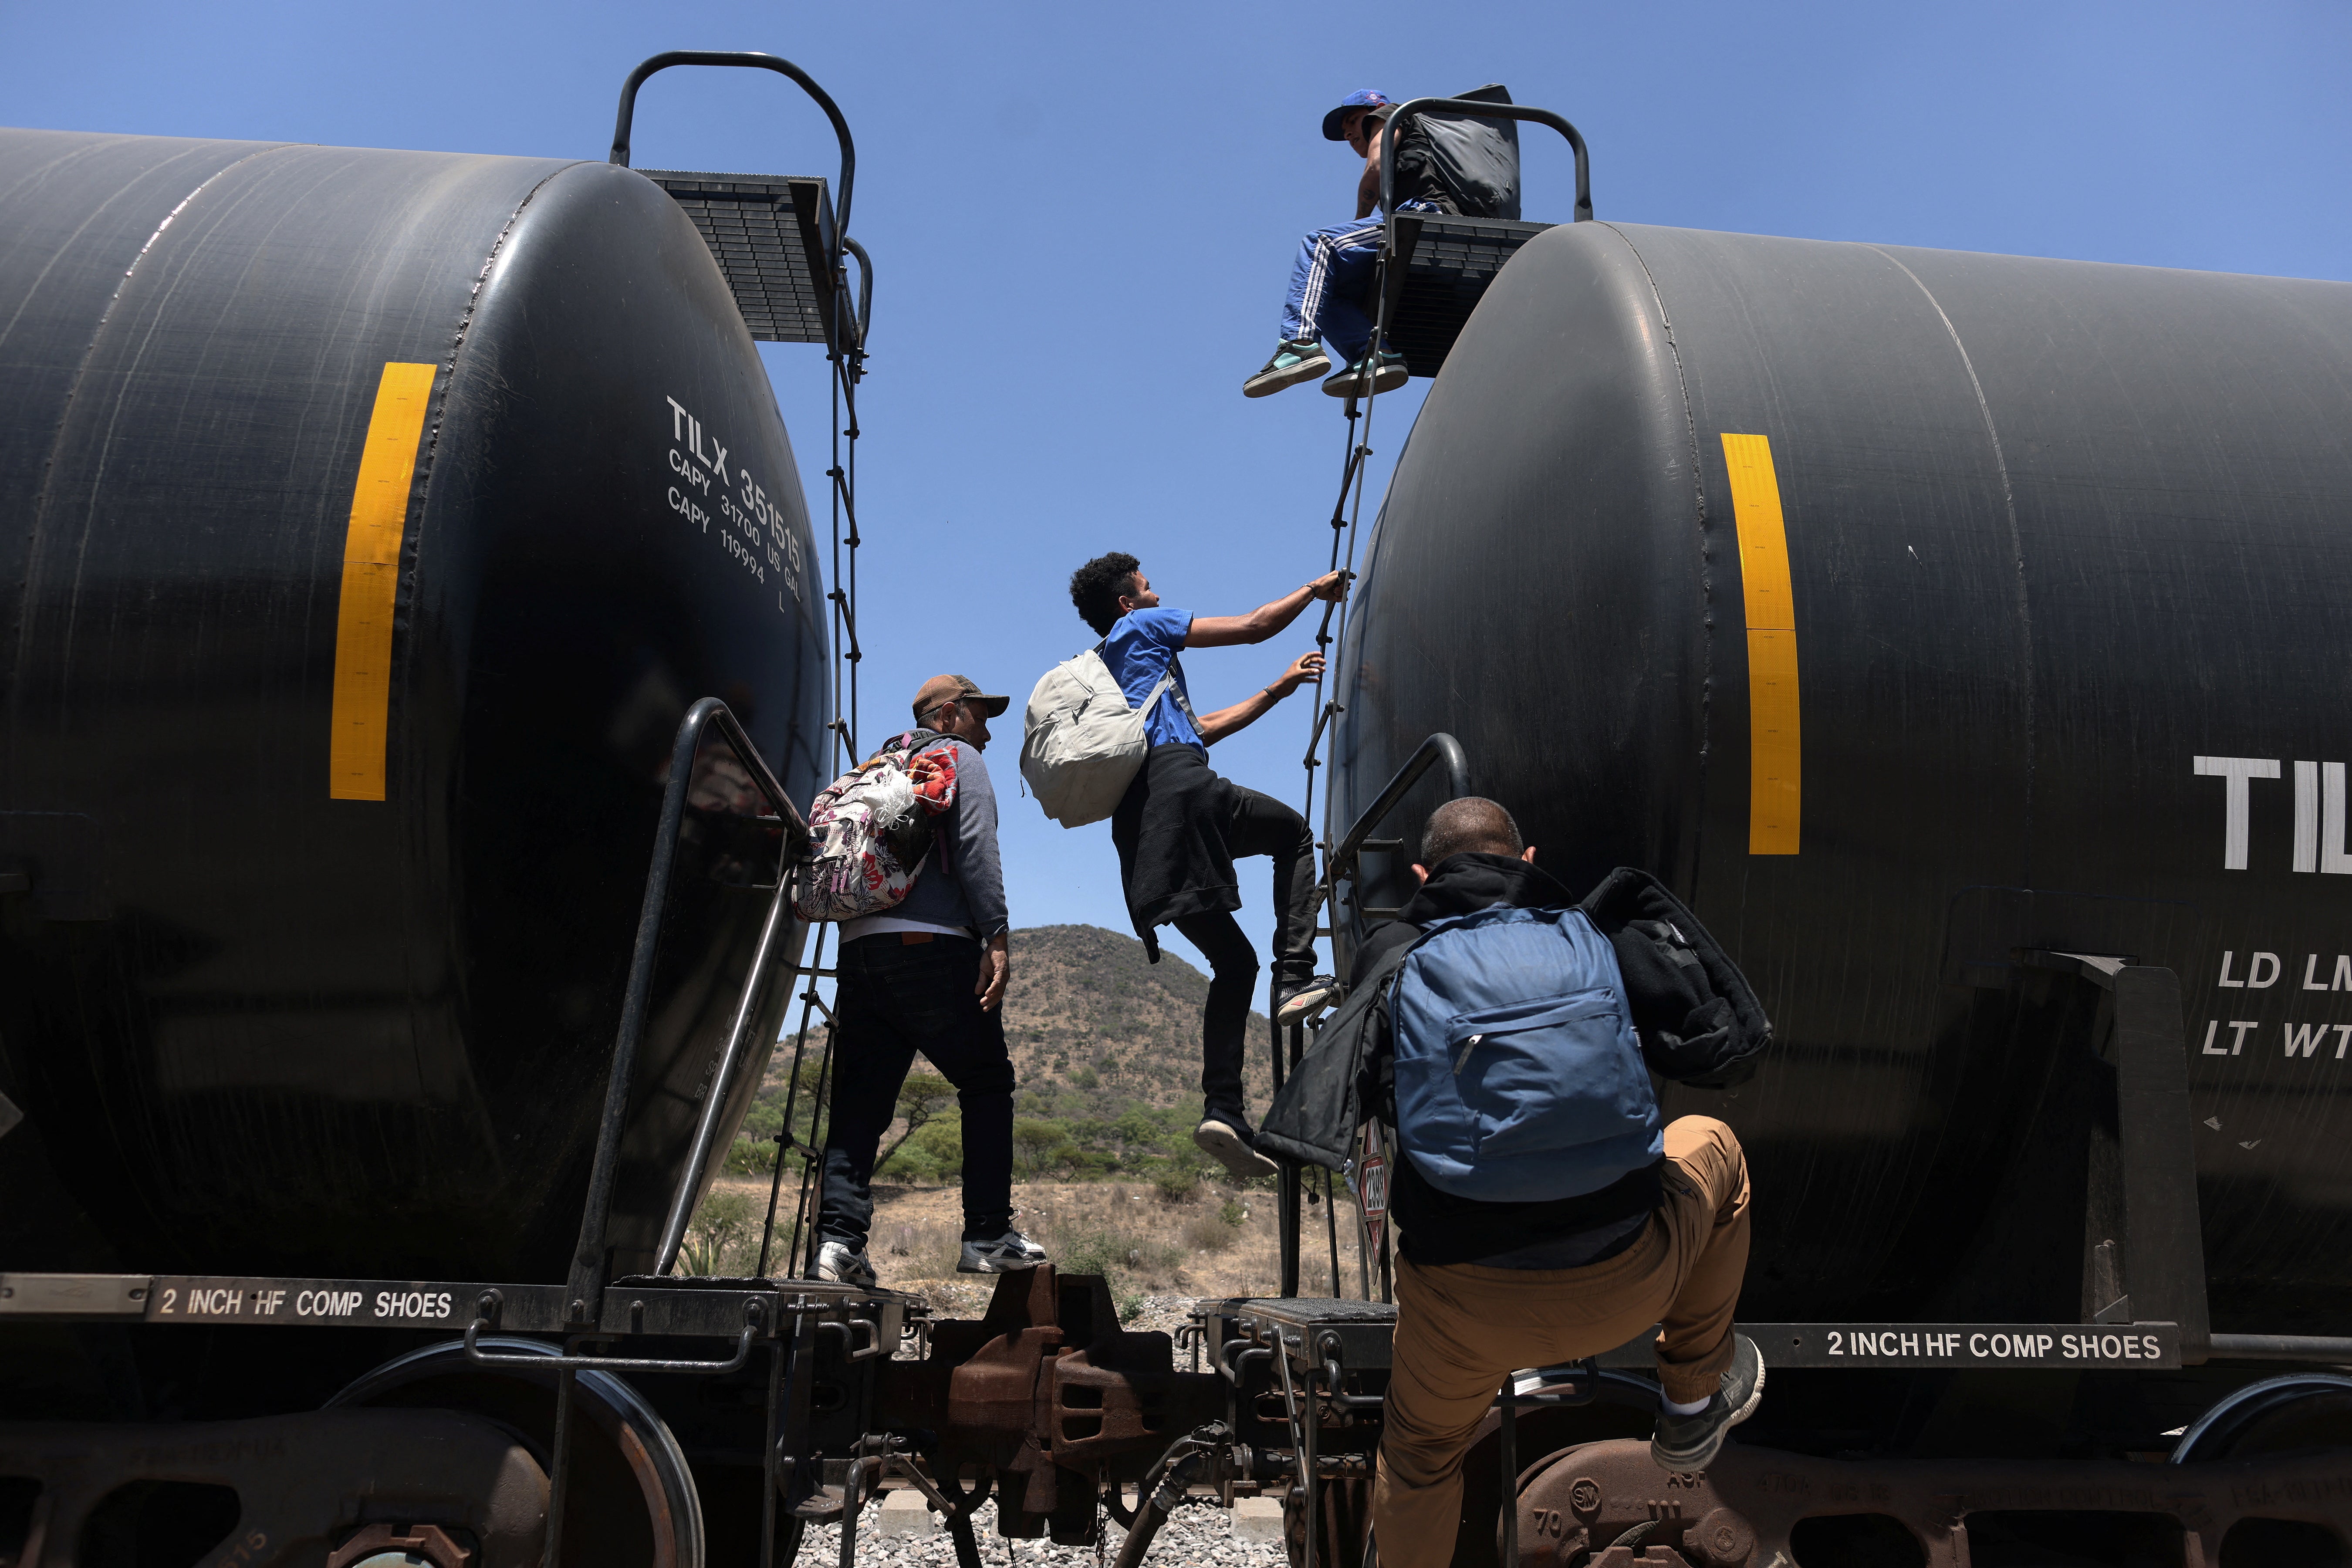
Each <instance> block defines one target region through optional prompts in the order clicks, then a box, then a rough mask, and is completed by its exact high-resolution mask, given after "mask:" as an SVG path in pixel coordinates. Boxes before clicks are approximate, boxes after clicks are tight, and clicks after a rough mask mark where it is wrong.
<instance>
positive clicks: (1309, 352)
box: [1242, 87, 1459, 397]
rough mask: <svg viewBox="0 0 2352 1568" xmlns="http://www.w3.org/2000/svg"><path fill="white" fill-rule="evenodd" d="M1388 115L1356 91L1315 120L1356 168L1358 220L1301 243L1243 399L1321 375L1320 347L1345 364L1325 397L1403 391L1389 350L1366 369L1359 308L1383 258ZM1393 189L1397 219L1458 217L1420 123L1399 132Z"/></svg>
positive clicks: (1368, 332)
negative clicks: (1268, 349)
mask: <svg viewBox="0 0 2352 1568" xmlns="http://www.w3.org/2000/svg"><path fill="white" fill-rule="evenodd" d="M1392 107H1393V103H1392V100H1391V99H1390V98H1389V96H1388V94H1386V93H1384V92H1381V91H1379V90H1378V89H1374V88H1369V87H1366V88H1359V89H1356V90H1355V91H1354V92H1351V93H1349V95H1348V96H1347V97H1345V98H1343V99H1341V100H1339V107H1338V108H1337V109H1334V110H1331V111H1330V112H1329V113H1328V114H1326V115H1325V116H1324V117H1323V139H1324V140H1325V141H1327V142H1346V143H1347V144H1348V145H1349V148H1350V149H1352V150H1353V151H1354V153H1356V155H1357V156H1358V157H1360V158H1361V159H1363V161H1364V172H1363V174H1362V175H1361V176H1360V177H1359V178H1358V180H1357V181H1356V216H1355V218H1354V220H1353V221H1352V222H1349V223H1335V224H1329V225H1327V226H1324V227H1322V228H1318V229H1317V230H1315V231H1314V232H1313V233H1312V234H1309V235H1308V236H1307V237H1306V238H1305V239H1303V240H1301V241H1299V243H1298V258H1297V260H1296V261H1294V262H1293V263H1292V264H1291V268H1290V291H1289V293H1287V294H1286V295H1285V296H1284V297H1283V301H1282V341H1281V342H1278V343H1276V345H1275V349H1274V357H1273V358H1271V359H1269V360H1267V361H1266V362H1265V368H1264V369H1262V370H1260V371H1259V372H1258V373H1257V374H1255V375H1253V376H1251V377H1250V378H1249V379H1248V380H1246V381H1244V382H1243V383H1242V395H1243V396H1244V397H1264V396H1265V395H1268V394H1269V393H1276V392H1280V391H1281V390H1282V389H1283V388H1285V387H1286V386H1296V385H1297V384H1299V383H1300V382H1302V381H1312V380H1313V379H1314V378H1315V377H1317V376H1318V375H1321V374H1323V373H1324V372H1325V371H1328V370H1329V369H1330V368H1331V357H1330V355H1328V354H1327V353H1324V352H1323V349H1322V343H1323V342H1328V343H1329V344H1330V345H1331V346H1332V347H1333V348H1335V349H1338V350H1339V353H1341V355H1342V356H1344V357H1345V359H1346V360H1347V363H1348V368H1347V369H1345V370H1343V371H1340V372H1339V373H1338V374H1335V375H1333V376H1331V377H1330V378H1329V379H1328V380H1327V381H1325V382H1324V384H1323V390H1324V391H1326V392H1328V393H1329V394H1330V395H1332V396H1334V397H1361V396H1363V395H1365V393H1366V392H1368V391H1377V392H1394V391H1395V390H1396V389H1397V388H1398V387H1401V386H1402V385H1403V384H1404V383H1405V368H1404V356H1403V355H1402V354H1400V353H1397V352H1396V351H1395V350H1393V349H1389V348H1383V349H1381V352H1380V359H1379V362H1378V363H1377V364H1369V365H1368V364H1367V363H1366V359H1367V355H1368V352H1369V351H1370V347H1371V342H1372V318H1371V316H1370V314H1369V313H1368V312H1367V311H1366V310H1365V309H1364V306H1363V304H1362V300H1363V297H1364V293H1365V291H1366V290H1367V289H1370V287H1371V281H1372V272H1373V263H1374V262H1375V261H1376V260H1377V259H1378V258H1379V256H1380V251H1381V220H1380V219H1379V218H1377V217H1374V216H1372V214H1373V210H1374V209H1375V208H1377V207H1378V206H1379V205H1380V201H1381V125H1382V124H1383V123H1385V122H1386V121H1387V119H1388V114H1389V110H1390V109H1391V108H1392ZM1394 183H1395V190H1396V206H1397V210H1398V211H1399V212H1443V213H1451V212H1455V211H1457V210H1459V209H1458V208H1457V206H1456V205H1455V203H1454V196H1453V195H1452V194H1451V193H1450V192H1448V191H1447V190H1446V188H1445V185H1444V182H1443V180H1442V179H1441V178H1440V177H1439V173H1438V169H1437V167H1436V163H1435V161H1434V160H1433V158H1432V157H1431V155H1430V147H1429V137H1428V133H1427V132H1425V131H1423V129H1422V127H1421V126H1420V125H1418V124H1412V125H1408V126H1406V127H1405V128H1404V129H1403V130H1402V132H1399V133H1398V136H1397V144H1396V173H1395V175H1394Z"/></svg>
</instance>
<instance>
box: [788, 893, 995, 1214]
mask: <svg viewBox="0 0 2352 1568" xmlns="http://www.w3.org/2000/svg"><path fill="white" fill-rule="evenodd" d="M980 952H981V948H980V943H978V942H972V941H970V940H968V939H966V938H962V937H951V936H934V937H932V938H931V940H930V941H929V942H914V943H908V942H904V941H902V940H901V936H900V933H899V932H897V931H885V932H882V933H881V934H879V935H877V936H869V937H863V938H860V939H859V940H858V941H856V942H848V943H845V944H844V946H843V947H842V950H841V964H840V969H841V982H840V985H839V988H838V990H837V992H836V994H835V998H834V1011H835V1026H834V1037H833V1092H832V1095H831V1100H832V1123H831V1127H830V1129H829V1130H828V1131H827V1133H826V1136H825V1142H824V1196H823V1198H822V1199H821V1201H820V1204H819V1207H818V1212H817V1226H816V1228H817V1234H818V1235H819V1236H820V1237H824V1239H825V1240H827V1241H840V1242H846V1243H848V1244H849V1245H850V1246H851V1247H856V1248H859V1249H861V1250H862V1249H863V1248H864V1247H865V1246H866V1236H867V1233H868V1232H869V1231H870V1230H871V1229H872V1227H873V1223H874V1194H873V1190H872V1186H871V1183H872V1181H873V1177H874V1154H875V1151H876V1150H877V1149H878V1148H879V1147H880V1146H881V1142H882V1134H883V1133H884V1131H887V1129H888V1128H889V1125H890V1122H891V1121H892V1119H893V1118H894V1117H895V1116H896V1115H897V1112H898V1089H899V1086H900V1085H902V1084H904V1083H905V1082H906V1081H907V1074H908V1070H909V1069H910V1068H913V1067H914V1065H915V1053H916V1052H918V1051H919V1052H921V1053H922V1054H923V1055H924V1056H926V1057H928V1058H930V1062H931V1065H932V1066H933V1067H935V1068H939V1069H940V1077H942V1078H944V1079H947V1080H948V1081H949V1082H950V1083H951V1084H953V1085H955V1089H956V1102H957V1104H959V1105H960V1106H961V1107H962V1108H963V1227H964V1234H965V1235H966V1236H1002V1235H1003V1234H1004V1233H1005V1231H1007V1230H1009V1229H1011V1228H1012V1225H1013V1060H1012V1058H1011V1057H1009V1056H1007V1055H1006V1054H1005V1049H1004V1015H1003V1013H1002V1012H1001V1011H1000V1012H993V1013H989V1012H982V1010H981V1005H980V997H979V995H978V994H976V993H975V992H974V991H973V989H972V986H973V984H974V982H976V981H977V980H978V979H979V978H980Z"/></svg>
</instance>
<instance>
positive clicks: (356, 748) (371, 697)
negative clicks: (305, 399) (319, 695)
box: [327, 363, 436, 800]
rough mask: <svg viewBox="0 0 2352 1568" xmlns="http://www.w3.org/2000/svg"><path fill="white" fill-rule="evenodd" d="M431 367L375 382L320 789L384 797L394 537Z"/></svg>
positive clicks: (355, 498)
mask: <svg viewBox="0 0 2352 1568" xmlns="http://www.w3.org/2000/svg"><path fill="white" fill-rule="evenodd" d="M435 369H436V367H435V366H433V365H429V364H401V363H391V364H387V365H385V366H384V367H383V380H382V381H380V382H378V383H377V384H376V389H375V411H374V412H373V414H371V415H370V416H368V430H367V444H366V445H365V446H364V447H362V449H361V452H360V479H359V483H358V484H357V485H355V486H354V487H352V522H351V529H350V531H348V532H346V533H345V534H344V535H343V593H342V602H341V605H339V606H338V608H337V610H336V613H335V706H334V716H333V721H332V725H331V731H330V733H329V738H328V742H327V794H328V795H329V797H330V798H331V799H334V800H382V799H383V758H384V744H385V737H386V734H387V732H388V731H389V730H390V728H391V723H392V612H393V602H394V599H396V598H397V597H398V596H399V593H400V542H401V536H402V534H403V533H404V532H405V531H406V530H407V527H408V492H409V489H410V487H411V486H412V485H413V484H414V482H415V478H416V448H417V446H418V444H419V443H420V442H421V441H422V440H423V439H424V437H425V405H427V404H428V403H429V402H430V401H431V400H432V395H433V374H434V371H435Z"/></svg>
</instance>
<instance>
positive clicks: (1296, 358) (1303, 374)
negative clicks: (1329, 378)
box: [1242, 338, 1331, 397]
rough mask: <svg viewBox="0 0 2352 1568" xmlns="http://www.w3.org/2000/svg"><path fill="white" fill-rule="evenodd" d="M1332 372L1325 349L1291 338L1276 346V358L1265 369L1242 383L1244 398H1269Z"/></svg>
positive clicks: (1313, 343)
mask: <svg viewBox="0 0 2352 1568" xmlns="http://www.w3.org/2000/svg"><path fill="white" fill-rule="evenodd" d="M1330 368H1331V356H1330V355H1329V354H1327V353H1324V352H1323V345H1322V344H1320V343H1318V342H1315V341H1314V340H1313V339H1311V338H1310V339H1307V341H1306V342H1291V341H1290V340H1288V339H1287V338H1286V339H1284V340H1283V341H1282V342H1278V343H1276V344H1275V345H1274V357H1273V358H1272V359H1269V360H1267V361H1266V362H1265V368H1264V369H1262V370H1260V371H1259V372H1258V373H1257V374H1255V375H1254V376H1251V377H1250V378H1249V379H1248V380H1247V381H1244V382H1243V383H1242V395H1243V396H1244V397H1265V396H1267V395H1271V394H1273V393H1276V392H1280V391H1281V390H1282V389H1283V388H1284V387H1286V386H1297V384H1299V383H1300V382H1302V381H1313V380H1314V379H1315V378H1316V377H1317V376H1318V375H1321V374H1323V373H1324V372H1325V371H1327V370H1329V369H1330Z"/></svg>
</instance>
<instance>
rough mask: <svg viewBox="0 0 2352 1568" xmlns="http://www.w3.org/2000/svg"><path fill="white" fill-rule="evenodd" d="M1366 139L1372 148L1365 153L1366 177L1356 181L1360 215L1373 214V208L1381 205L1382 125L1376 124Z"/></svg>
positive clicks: (1357, 212) (1357, 213)
mask: <svg viewBox="0 0 2352 1568" xmlns="http://www.w3.org/2000/svg"><path fill="white" fill-rule="evenodd" d="M1365 140H1366V141H1367V142H1370V151H1368V152H1367V153H1365V154H1364V177H1363V178H1362V179H1360V180H1358V181H1357V182H1356V216H1358V217H1370V216H1372V209H1373V208H1374V207H1377V206H1379V205H1381V127H1380V126H1379V125H1378V124H1375V125H1374V126H1373V127H1372V133H1371V135H1370V136H1368V137H1366V138H1365Z"/></svg>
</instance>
